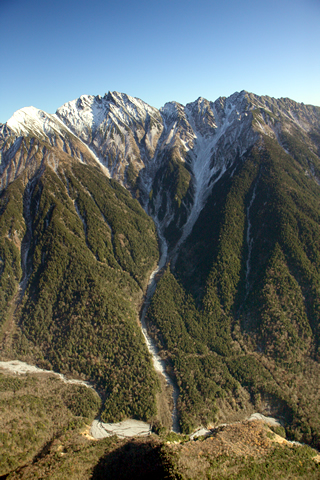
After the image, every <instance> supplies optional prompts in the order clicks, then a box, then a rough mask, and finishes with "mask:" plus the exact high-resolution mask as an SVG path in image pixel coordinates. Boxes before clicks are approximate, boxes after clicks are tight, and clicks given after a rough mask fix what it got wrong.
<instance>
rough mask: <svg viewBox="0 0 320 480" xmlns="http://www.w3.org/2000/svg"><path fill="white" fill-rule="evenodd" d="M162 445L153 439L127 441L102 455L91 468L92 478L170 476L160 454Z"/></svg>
mask: <svg viewBox="0 0 320 480" xmlns="http://www.w3.org/2000/svg"><path fill="white" fill-rule="evenodd" d="M161 448H162V445H161V444H160V443H158V442H157V441H155V440H154V439H148V440H142V439H140V440H139V439H136V440H132V441H128V442H127V443H126V444H125V445H123V446H122V447H121V448H119V449H117V450H115V451H113V452H111V453H108V454H107V455H105V456H104V457H102V458H101V459H100V461H99V463H98V464H97V465H96V467H95V468H94V470H93V473H92V477H91V478H92V479H94V480H103V479H108V480H126V479H128V480H129V479H130V480H132V479H136V478H137V479H139V480H150V479H152V480H163V479H165V478H168V479H169V478H171V477H170V476H168V474H167V472H166V468H165V466H164V464H163V461H162V456H161Z"/></svg>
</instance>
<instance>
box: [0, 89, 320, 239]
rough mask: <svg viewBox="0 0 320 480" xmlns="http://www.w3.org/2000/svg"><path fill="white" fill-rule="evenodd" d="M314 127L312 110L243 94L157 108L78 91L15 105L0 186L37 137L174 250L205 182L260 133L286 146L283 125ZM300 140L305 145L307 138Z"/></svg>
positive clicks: (206, 191) (208, 185)
mask: <svg viewBox="0 0 320 480" xmlns="http://www.w3.org/2000/svg"><path fill="white" fill-rule="evenodd" d="M315 124H317V125H319V118H318V115H317V111H316V109H315V107H312V106H306V105H303V104H297V103H295V102H293V101H291V100H289V99H280V100H276V99H273V98H270V97H259V96H257V95H254V94H250V93H248V92H246V91H241V92H240V93H238V92H237V93H234V94H233V95H231V96H230V97H228V98H225V97H220V98H218V99H217V100H216V101H215V102H211V101H208V100H206V99H204V98H202V97H199V98H198V99H197V100H196V101H194V102H192V103H189V104H187V105H186V106H183V105H181V104H179V103H177V102H169V103H166V104H165V105H164V107H162V108H161V109H160V110H157V109H156V108H153V107H151V106H149V105H148V104H147V103H145V102H143V101H142V100H140V99H137V98H134V97H131V96H129V95H127V94H123V93H119V92H108V93H107V94H105V95H104V96H103V97H101V96H100V95H97V96H92V95H82V96H81V97H80V98H78V99H76V100H73V101H70V102H68V103H66V104H64V105H62V106H61V107H60V108H58V110H57V112H56V114H53V115H50V114H47V113H45V112H43V111H41V110H38V109H36V108H34V107H26V108H23V109H21V110H18V111H17V112H15V113H14V115H13V116H12V117H11V118H10V119H9V120H8V122H7V123H6V124H5V125H3V126H2V127H1V132H0V133H1V137H0V138H1V139H0V142H1V144H0V145H1V151H2V162H1V171H2V174H3V175H4V174H5V173H6V174H5V176H2V186H3V187H4V186H6V185H8V184H9V183H10V182H11V181H12V180H13V179H14V178H16V177H17V176H18V175H19V174H20V173H21V171H22V168H24V165H25V163H24V161H23V160H22V159H20V161H19V162H17V159H15V156H16V155H17V152H18V150H19V148H20V146H21V144H22V143H23V142H25V138H27V137H28V138H33V139H35V140H34V141H36V140H38V141H41V142H45V144H47V145H48V150H47V151H46V154H45V155H44V156H47V157H48V158H49V163H50V161H51V163H52V165H54V168H56V167H57V162H59V161H61V160H56V158H57V155H55V153H54V152H55V150H54V149H58V150H63V151H64V152H65V153H66V154H67V155H71V157H73V158H74V159H77V160H78V161H80V162H83V163H92V162H93V164H97V165H98V166H99V168H101V169H102V171H103V172H104V173H105V174H106V175H107V176H108V177H110V178H113V179H115V180H117V181H119V182H120V183H121V184H122V185H124V186H125V187H126V188H128V189H129V190H130V191H131V192H132V194H133V195H135V196H137V197H138V198H139V199H140V202H141V203H142V204H143V205H144V207H145V209H147V211H148V212H149V213H151V214H152V216H153V218H154V219H155V220H156V222H157V224H158V227H159V228H160V230H161V232H162V234H163V235H164V237H165V238H167V240H168V241H169V242H170V243H171V246H172V247H173V246H174V245H176V247H177V242H178V243H180V242H182V241H183V240H184V239H185V238H186V237H187V236H188V235H189V234H190V232H191V230H192V227H193V225H194V222H195V221H196V219H197V217H198V215H199V213H200V211H201V210H202V208H203V206H204V205H205V203H206V200H207V198H208V196H209V195H210V192H211V191H212V188H213V185H214V184H215V183H216V182H217V181H219V180H220V179H221V178H222V177H223V176H224V175H229V176H232V175H233V172H234V171H235V169H236V168H237V165H238V164H239V162H241V161H242V160H243V159H244V158H245V156H246V155H247V154H248V152H249V151H250V149H251V148H252V147H253V146H254V145H255V144H256V143H257V142H258V141H259V138H261V136H262V135H266V136H268V137H270V138H274V139H276V140H277V141H279V143H280V145H281V146H282V147H283V148H286V147H285V146H284V145H282V144H281V140H280V137H281V132H282V131H283V130H289V131H290V132H294V130H295V129H299V131H302V132H303V134H304V135H306V136H308V134H309V132H312V129H313V128H314V125H315ZM8 132H9V133H8ZM307 141H308V142H309V143H310V148H313V149H314V150H315V149H316V147H315V146H313V145H312V138H311V137H310V136H309V137H308V139H307ZM50 148H51V152H50ZM52 149H53V150H52ZM286 151H287V150H286ZM50 158H51V160H50ZM14 159H15V160H14ZM179 237H180V240H178V238H179Z"/></svg>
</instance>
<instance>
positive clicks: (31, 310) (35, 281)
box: [0, 152, 158, 421]
mask: <svg viewBox="0 0 320 480" xmlns="http://www.w3.org/2000/svg"><path fill="white" fill-rule="evenodd" d="M56 154H57V152H56ZM58 158H59V157H58ZM49 160H50V156H49ZM34 162H35V164H34V165H33V168H32V169H31V168H29V169H28V168H26V169H25V170H24V172H23V173H22V174H21V175H20V176H18V178H17V179H16V180H14V181H13V182H12V183H11V184H10V185H9V186H8V187H7V188H6V189H5V190H3V192H2V195H1V213H2V215H1V218H0V222H1V223H0V225H1V233H2V234H1V261H2V275H1V282H2V285H1V287H2V288H1V292H2V297H1V301H2V309H1V312H2V314H3V318H2V327H3V331H2V347H3V354H4V355H7V356H8V357H12V358H15V357H17V356H18V357H19V358H22V359H23V358H24V359H27V360H30V361H33V362H34V361H36V362H38V363H39V361H40V362H42V363H43V364H45V365H46V366H47V367H50V368H53V369H55V370H59V371H62V372H72V374H73V375H76V374H77V375H79V376H80V377H82V378H90V379H92V380H93V381H95V382H96V383H97V385H98V386H99V388H100V390H101V393H102V394H103V396H104V397H105V407H104V413H103V418H104V419H105V420H109V421H111V420H120V419H122V418H124V417H137V418H145V419H147V418H150V417H151V416H152V415H153V414H155V400H154V398H155V397H154V396H155V392H156V390H157V380H156V378H155V376H154V373H153V370H152V367H151V360H150V358H149V354H148V351H147V347H146V345H145V343H144V340H143V336H142V333H141V330H140V328H139V325H138V312H139V306H140V304H141V301H142V296H143V291H144V290H145V288H146V284H147V281H148V275H149V273H150V272H151V270H152V269H153V268H154V266H155V265H156V262H157V259H158V246H157V239H156V233H155V227H154V225H153V222H152V221H151V219H149V218H148V216H147V215H146V214H145V213H144V211H143V210H142V208H141V207H140V205H139V203H138V201H137V200H133V199H132V197H131V195H130V194H129V193H128V192H127V191H126V190H125V189H124V188H123V187H121V186H120V185H119V184H118V183H116V182H114V181H113V180H109V179H108V178H107V177H106V176H105V175H104V174H102V172H101V169H100V168H99V167H98V166H97V167H93V166H90V165H85V164H82V163H80V162H78V161H76V160H74V159H72V158H71V157H69V158H67V155H65V157H63V155H61V157H60V158H59V163H58V165H57V166H56V168H55V169H53V168H51V166H50V162H49V161H48V155H45V156H44V157H43V158H42V159H41V162H40V163H39V166H38V168H36V167H37V165H36V161H35V160H34Z"/></svg>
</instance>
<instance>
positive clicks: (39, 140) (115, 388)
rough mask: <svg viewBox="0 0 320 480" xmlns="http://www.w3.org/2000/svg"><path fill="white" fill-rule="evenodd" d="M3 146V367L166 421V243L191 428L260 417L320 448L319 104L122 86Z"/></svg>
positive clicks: (33, 117)
mask: <svg viewBox="0 0 320 480" xmlns="http://www.w3.org/2000/svg"><path fill="white" fill-rule="evenodd" d="M0 146H1V151H2V157H1V173H2V176H1V185H2V193H1V218H0V222H1V239H0V240H1V253H0V257H1V261H2V266H1V294H2V296H1V302H2V304H1V305H2V306H1V312H2V320H1V321H2V356H4V357H8V358H9V357H10V358H11V357H19V358H23V359H30V360H33V361H36V362H38V363H39V362H42V363H43V364H45V365H47V366H51V367H52V368H54V369H58V370H61V371H69V372H73V373H78V374H79V375H80V376H82V377H83V378H90V379H93V380H94V381H95V382H97V384H98V385H99V387H100V388H101V390H102V391H103V393H104V398H105V407H104V413H103V416H104V418H105V419H108V420H112V419H113V420H119V419H121V418H125V417H130V416H134V417H137V418H143V419H150V418H151V417H153V416H155V415H156V410H157V407H156V401H155V398H156V393H157V391H158V390H159V388H160V387H159V384H158V381H157V377H156V375H155V373H154V372H153V369H152V365H151V360H150V356H149V354H148V352H147V349H146V346H145V344H144V341H143V337H142V334H141V331H140V329H139V325H138V321H137V318H138V313H139V310H140V306H141V303H142V297H143V294H144V293H145V291H146V286H147V282H148V276H149V274H150V273H151V271H152V270H153V268H154V267H155V265H156V263H157V261H158V258H159V248H158V247H160V252H162V254H163V255H164V254H166V259H165V260H166V262H165V263H166V267H165V268H164V270H163V271H162V272H161V273H160V275H159V283H158V285H157V288H156V291H155V294H154V296H153V297H152V300H151V303H150V306H149V309H148V311H147V322H148V328H149V331H150V334H151V335H152V336H153V338H154V339H155V341H156V343H157V345H158V347H159V349H160V353H161V355H162V357H163V358H164V359H166V361H167V369H168V372H169V373H170V375H171V376H172V378H173V379H174V380H175V382H176V383H177V386H178V388H179V391H180V396H179V400H178V409H179V414H180V426H181V429H182V431H184V432H189V431H191V430H192V429H194V428H195V427H196V426H198V425H200V424H209V423H212V422H216V421H219V420H223V421H225V420H228V419H236V418H244V417H246V416H247V415H248V413H250V412H252V411H253V410H254V409H255V410H259V411H261V412H268V413H270V412H271V413H273V414H275V415H278V416H282V417H283V418H284V419H285V421H286V422H287V428H288V432H290V435H291V436H292V437H293V436H296V438H297V439H302V440H303V441H305V442H308V443H312V444H313V445H315V446H317V445H318V444H319V439H320V424H319V420H318V419H319V418H320V417H319V413H320V412H319V407H318V405H319V393H318V392H319V378H320V377H319V373H320V371H319V341H320V338H319V334H320V332H319V302H320V298H319V295H320V294H319V292H320V284H319V282H320V263H319V262H320V245H319V222H320V207H319V199H320V196H319V193H320V190H319V188H320V187H319V182H320V157H319V155H320V109H319V108H318V107H313V106H309V105H303V104H298V103H296V102H294V101H292V100H290V99H280V100H276V99H273V98H270V97H258V96H256V95H254V94H249V93H247V92H245V91H242V92H240V93H235V94H233V95H232V96H231V97H229V98H219V99H218V100H216V101H215V102H210V101H208V100H205V99H203V98H199V99H198V100H196V101H195V102H193V103H190V104H188V105H186V106H183V105H180V104H178V103H176V102H170V103H168V104H166V105H165V106H164V107H163V108H162V109H160V110H159V111H158V110H157V109H155V108H153V107H150V106H149V105H147V104H145V103H144V102H142V101H141V100H139V99H134V98H132V97H129V96H128V95H126V94H120V93H118V92H112V93H111V92H109V93H108V94H107V95H105V96H104V97H100V96H97V97H93V96H82V97H80V99H78V100H75V101H72V102H69V103H67V104H65V105H64V106H62V107H61V108H59V109H58V110H57V113H56V114H55V115H49V114H46V113H45V112H41V111H39V110H36V109H33V108H32V107H29V108H26V109H22V110H21V111H19V112H16V114H14V116H13V117H12V118H11V119H10V120H9V121H8V122H7V124H5V125H3V126H1V137H0ZM142 207H143V208H142ZM147 214H148V215H149V216H148V215H147ZM152 219H153V221H152ZM156 230H157V232H156ZM157 234H158V235H157ZM157 237H158V242H159V244H158V243H157Z"/></svg>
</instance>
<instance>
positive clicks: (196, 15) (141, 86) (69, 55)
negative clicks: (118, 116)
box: [0, 0, 320, 123]
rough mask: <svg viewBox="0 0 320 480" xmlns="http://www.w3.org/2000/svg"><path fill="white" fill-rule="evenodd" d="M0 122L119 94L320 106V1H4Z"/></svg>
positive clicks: (157, 100) (0, 0) (0, 8)
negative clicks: (243, 94) (256, 98)
mask: <svg viewBox="0 0 320 480" xmlns="http://www.w3.org/2000/svg"><path fill="white" fill-rule="evenodd" d="M0 38H1V47H2V48H1V63H0V65H1V73H0V122H3V123H4V122H6V121H7V120H8V119H9V118H10V116H11V115H12V114H13V112H14V111H16V110H18V109H19V108H22V107H24V106H29V105H33V106H35V107H37V108H40V109H42V110H45V111H47V112H49V113H54V112H55V111H56V109H57V108H58V107H59V106H61V105H62V104H63V103H65V102H67V101H69V100H73V99H74V98H77V97H79V96H80V95H82V94H91V95H98V94H100V95H104V93H106V92H107V91H108V90H111V91H113V90H117V91H120V92H125V93H128V94H129V95H132V96H135V97H139V98H141V99H142V100H144V101H146V102H147V103H149V104H150V105H153V106H155V107H158V108H159V107H161V106H162V105H164V103H165V102H167V101H171V100H176V101H178V102H180V103H183V104H186V103H188V102H191V101H193V100H195V99H196V98H198V97H199V96H202V97H205V98H207V99H209V100H215V99H216V98H218V97H219V96H228V95H231V94H232V93H233V92H235V91H241V90H243V89H244V90H248V91H250V92H253V93H256V94H258V95H270V96H273V97H276V98H279V97H290V98H292V99H294V100H296V101H299V102H304V103H311V104H314V105H319V106H320V1H319V0H277V1H276V0H268V1H265V0H254V1H253V0H252V1H251V0H243V1H242V2H240V1H235V0H224V1H221V0H219V1H216V0H211V1H209V0H183V1H182V0H161V1H160V0H158V1H154V0H136V1H129V0H118V1H117V2H115V1H109V0H106V1H103V0H77V1H75V0H55V1H51V0H0Z"/></svg>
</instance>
